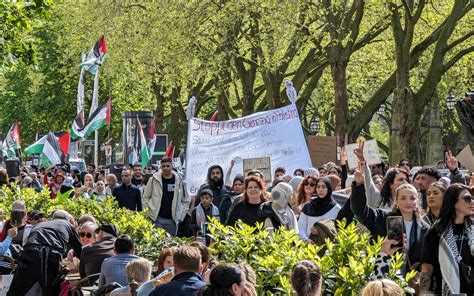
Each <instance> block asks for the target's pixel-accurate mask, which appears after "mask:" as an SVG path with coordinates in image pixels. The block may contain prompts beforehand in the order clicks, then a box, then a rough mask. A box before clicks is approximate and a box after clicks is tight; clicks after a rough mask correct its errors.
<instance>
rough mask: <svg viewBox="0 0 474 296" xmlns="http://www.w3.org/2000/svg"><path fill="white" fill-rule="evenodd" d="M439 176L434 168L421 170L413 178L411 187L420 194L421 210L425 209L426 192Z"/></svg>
mask: <svg viewBox="0 0 474 296" xmlns="http://www.w3.org/2000/svg"><path fill="white" fill-rule="evenodd" d="M440 178H441V174H440V173H439V172H438V170H437V169H435V168H422V169H420V170H419V171H418V172H416V173H415V175H414V176H413V186H415V188H416V189H418V190H419V191H420V193H421V208H422V209H426V207H427V203H426V190H428V186H430V184H431V183H434V182H436V181H438V180H439V179H440Z"/></svg>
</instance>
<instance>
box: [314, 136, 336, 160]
mask: <svg viewBox="0 0 474 296" xmlns="http://www.w3.org/2000/svg"><path fill="white" fill-rule="evenodd" d="M336 145H337V139H336V137H322V136H308V149H309V154H310V155H311V162H312V163H313V166H320V165H323V164H325V163H328V162H330V161H332V162H336V151H337V147H336Z"/></svg>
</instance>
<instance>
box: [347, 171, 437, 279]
mask: <svg viewBox="0 0 474 296" xmlns="http://www.w3.org/2000/svg"><path fill="white" fill-rule="evenodd" d="M364 170H365V165H364V164H360V165H359V169H358V170H356V172H355V173H354V179H355V182H354V183H353V185H352V196H351V209H352V212H353V213H354V215H355V216H356V219H357V220H358V221H359V222H360V223H362V224H363V225H364V226H365V227H367V229H368V230H369V231H370V234H371V236H372V238H373V239H375V238H376V237H377V236H381V237H385V236H386V235H387V226H386V225H387V223H386V220H387V217H390V216H402V217H403V222H404V223H403V224H404V226H403V232H404V233H405V234H406V237H407V244H406V247H405V251H406V252H407V255H408V256H407V261H406V263H405V268H404V270H405V271H410V270H411V269H412V268H413V266H414V265H415V263H418V262H420V260H421V251H422V249H423V237H424V235H425V233H426V231H427V230H428V225H427V224H426V223H425V222H423V220H422V219H421V218H420V216H419V213H418V205H419V200H418V192H417V190H416V188H415V187H413V185H411V184H403V185H400V186H399V187H398V188H397V189H396V190H395V196H394V207H393V209H392V210H391V211H388V210H384V209H378V208H372V207H370V206H368V205H367V197H366V196H365V188H364Z"/></svg>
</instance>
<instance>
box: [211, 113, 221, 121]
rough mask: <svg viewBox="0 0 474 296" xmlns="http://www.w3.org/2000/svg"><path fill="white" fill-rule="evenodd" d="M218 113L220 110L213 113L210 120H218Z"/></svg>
mask: <svg viewBox="0 0 474 296" xmlns="http://www.w3.org/2000/svg"><path fill="white" fill-rule="evenodd" d="M218 114H219V111H216V112H214V114H212V116H211V119H210V121H216V119H217V115H218Z"/></svg>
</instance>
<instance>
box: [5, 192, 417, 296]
mask: <svg viewBox="0 0 474 296" xmlns="http://www.w3.org/2000/svg"><path fill="white" fill-rule="evenodd" d="M15 200H23V201H25V203H26V206H27V209H28V210H33V209H37V210H41V211H42V212H43V213H45V214H46V215H48V216H49V215H51V213H52V212H53V211H54V210H57V209H64V210H66V211H68V212H69V213H71V214H72V215H73V216H74V217H76V218H78V217H79V216H81V215H82V214H86V213H87V214H91V215H93V216H94V217H96V218H97V219H98V220H99V222H100V223H113V224H115V225H116V226H117V227H118V228H119V230H120V233H121V234H123V233H126V234H129V235H130V236H132V237H133V238H134V239H135V241H136V243H137V254H138V255H140V256H142V257H145V258H148V259H150V260H153V261H154V260H156V259H157V257H158V254H159V252H160V250H161V249H162V248H165V247H171V246H178V245H182V244H184V243H186V240H184V239H179V238H174V237H169V236H168V235H167V234H166V233H165V231H164V230H162V229H156V228H154V227H153V223H151V221H150V220H148V219H147V218H146V217H145V216H144V215H143V213H141V212H133V211H128V210H126V209H123V208H119V207H118V204H117V202H116V201H115V200H114V199H113V198H107V199H106V200H104V201H93V200H91V201H89V200H85V199H74V200H67V201H64V202H60V201H58V200H57V199H50V198H49V192H48V191H47V190H44V191H43V192H41V193H36V192H35V191H34V190H33V189H29V188H28V189H23V190H16V189H14V190H10V189H9V188H7V187H4V188H3V190H1V191H0V207H1V208H3V210H4V212H5V216H8V214H9V212H10V210H11V204H12V203H13V201H15ZM338 228H339V229H338V237H337V239H336V240H335V241H334V242H331V241H326V244H325V246H324V248H325V250H322V248H323V247H322V246H315V245H311V244H308V243H305V242H303V241H302V240H300V239H299V237H298V236H297V235H296V234H295V233H294V232H293V231H287V230H285V229H283V228H282V229H279V230H276V231H275V232H274V233H272V234H270V233H269V232H267V231H266V230H264V229H263V225H258V226H257V227H250V226H248V225H245V224H241V223H239V224H237V226H236V227H229V226H223V225H222V224H220V223H218V222H217V220H215V219H214V220H212V223H211V225H210V226H209V231H210V233H211V236H212V237H213V243H212V244H211V246H210V249H211V251H212V253H213V254H214V256H215V257H216V258H217V259H218V260H219V261H220V262H242V261H246V262H248V263H249V264H250V265H251V266H252V267H253V268H254V270H255V271H256V273H257V284H258V287H257V288H258V295H291V294H292V289H291V283H290V281H289V279H290V273H291V268H292V267H293V265H294V264H295V263H296V262H298V261H299V260H303V259H309V260H314V261H315V262H317V263H318V264H319V266H320V268H321V271H322V274H323V277H324V285H323V294H324V295H358V293H359V292H360V290H361V288H362V287H363V286H364V285H365V284H366V283H367V282H368V281H369V276H370V274H371V272H372V270H373V268H374V264H375V258H376V256H377V253H378V252H379V250H380V246H381V240H380V239H379V240H378V241H377V242H376V243H375V244H370V241H369V235H368V234H367V233H365V234H359V233H358V229H357V228H356V226H355V224H350V225H348V226H347V227H346V225H345V224H344V223H339V225H338ZM321 253H323V256H319V255H318V254H321ZM402 264H403V262H402V258H401V255H398V256H396V258H395V260H393V261H392V264H391V269H390V278H392V279H394V280H396V281H397V282H398V283H399V284H401V285H402V286H404V287H406V283H405V279H403V278H401V277H399V276H397V274H398V273H399V272H398V271H399V270H400V268H401V266H402ZM411 276H412V274H410V275H409V276H407V277H411ZM407 291H408V289H407Z"/></svg>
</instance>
